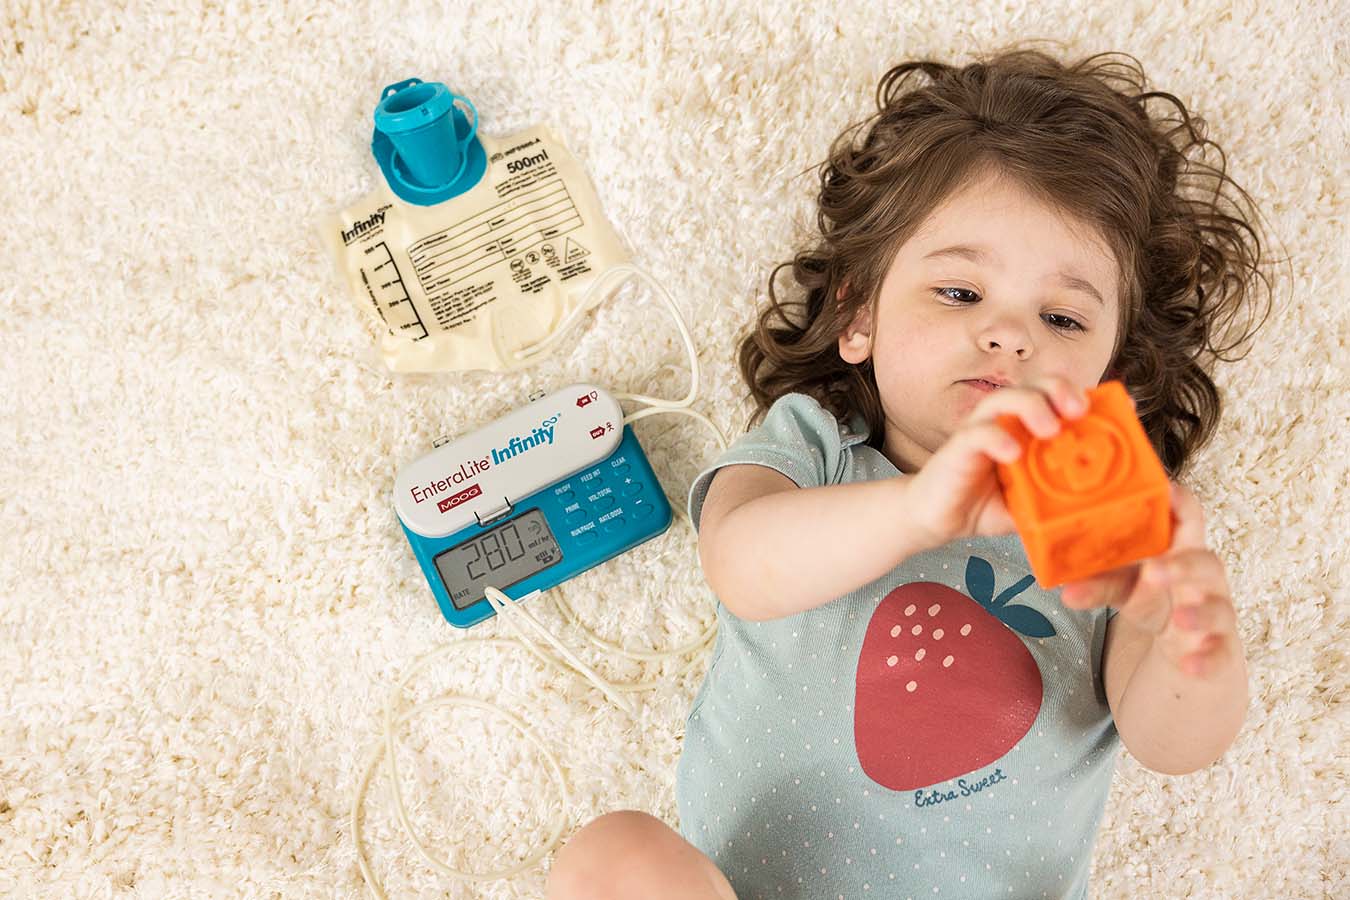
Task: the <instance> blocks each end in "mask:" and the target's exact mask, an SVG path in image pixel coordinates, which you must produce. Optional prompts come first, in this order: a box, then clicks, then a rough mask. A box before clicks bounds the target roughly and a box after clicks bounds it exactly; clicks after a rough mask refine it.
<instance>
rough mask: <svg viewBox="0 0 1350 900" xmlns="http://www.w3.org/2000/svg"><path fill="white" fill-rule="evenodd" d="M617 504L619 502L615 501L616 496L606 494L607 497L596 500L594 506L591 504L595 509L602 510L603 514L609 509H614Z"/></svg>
mask: <svg viewBox="0 0 1350 900" xmlns="http://www.w3.org/2000/svg"><path fill="white" fill-rule="evenodd" d="M617 502H618V501H617V500H615V499H614V495H613V494H606V495H605V496H603V497H600V498H599V499H597V500H596V501H595V502H594V503H593V504H591V505H592V506H593V507H595V508H596V509H598V510H600V511H601V512H604V511H605V510H607V509H611V508H613V506H614V504H615V503H617Z"/></svg>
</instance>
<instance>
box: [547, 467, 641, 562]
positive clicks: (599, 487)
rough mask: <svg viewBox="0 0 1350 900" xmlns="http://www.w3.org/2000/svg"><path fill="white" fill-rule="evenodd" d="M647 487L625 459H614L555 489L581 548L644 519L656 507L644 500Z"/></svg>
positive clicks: (573, 534) (571, 532)
mask: <svg viewBox="0 0 1350 900" xmlns="http://www.w3.org/2000/svg"><path fill="white" fill-rule="evenodd" d="M645 492H646V487H645V485H644V484H643V483H642V481H641V480H639V479H637V478H634V477H633V476H632V468H631V467H630V466H629V464H628V458H627V457H626V456H622V455H620V456H615V457H612V458H610V459H608V460H605V462H603V463H601V464H600V465H598V466H595V467H593V468H590V469H587V470H585V471H583V472H578V473H577V474H576V475H573V476H572V477H571V478H570V479H568V480H567V481H566V482H564V483H562V484H560V485H557V486H556V487H554V489H553V493H554V495H555V496H556V497H557V498H558V500H559V502H561V503H562V504H563V511H564V513H565V516H564V519H563V521H564V523H565V524H566V525H567V527H568V529H569V531H568V534H569V536H570V537H571V538H572V539H573V540H575V541H576V542H577V543H578V544H587V543H589V542H591V541H594V540H597V539H598V538H599V537H600V535H601V533H605V534H613V533H614V532H616V531H619V530H620V529H622V528H624V527H625V526H626V525H627V524H628V520H629V519H638V520H640V519H645V518H647V517H648V516H650V515H651V514H652V512H653V511H654V510H655V507H654V506H653V505H652V503H651V501H649V500H648V499H646V497H645V496H644V494H645Z"/></svg>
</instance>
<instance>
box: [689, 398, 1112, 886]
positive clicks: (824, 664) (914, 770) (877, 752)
mask: <svg viewBox="0 0 1350 900" xmlns="http://www.w3.org/2000/svg"><path fill="white" fill-rule="evenodd" d="M866 438H867V433H866V426H865V424H864V422H863V420H862V418H861V417H860V416H856V415H855V416H853V417H851V418H850V420H849V422H848V424H847V425H846V426H840V424H839V423H838V422H837V421H836V420H835V418H834V416H832V415H831V414H830V413H829V412H828V411H826V410H825V409H823V408H822V407H821V406H820V404H819V403H817V402H816V401H815V400H814V399H812V398H810V397H807V396H806V395H804V394H788V395H786V396H784V397H782V398H780V399H779V400H778V401H777V402H775V403H774V404H773V406H772V407H771V408H770V410H769V411H768V413H767V415H766V417H765V419H764V421H763V422H762V423H761V424H760V425H759V426H758V427H756V428H755V429H753V430H751V431H750V432H749V433H747V434H746V435H744V436H742V437H741V438H740V439H739V440H737V441H736V442H735V444H733V445H732V446H731V447H730V448H729V449H728V450H727V451H726V452H725V453H723V454H722V455H721V456H720V457H718V458H717V460H715V461H714V463H713V464H712V465H711V466H710V467H708V468H707V469H705V470H704V471H703V472H701V473H700V474H699V476H698V477H697V478H696V479H695V481H694V483H693V485H692V487H691V489H690V496H689V516H690V519H691V521H693V522H694V523H695V526H696V527H697V524H698V520H699V518H698V517H699V513H700V511H701V508H702V505H703V499H704V497H705V496H706V494H707V491H708V486H709V482H710V481H711V479H712V475H713V473H714V471H715V470H716V469H718V468H719V467H721V466H725V465H731V464H736V463H754V464H757V465H762V466H768V467H770V468H772V469H775V470H777V471H779V472H782V473H783V474H784V475H786V476H787V477H788V478H791V479H792V480H793V481H794V482H795V483H796V484H797V485H798V486H799V487H802V488H812V487H818V486H822V485H830V484H840V483H845V482H852V481H867V480H872V479H879V478H890V477H894V476H896V475H898V474H900V473H899V471H898V470H897V469H896V468H895V466H894V465H893V464H892V463H891V462H890V461H889V460H888V459H887V458H886V457H885V456H884V455H883V454H881V453H880V452H879V451H877V450H875V449H873V448H871V447H868V446H866V445H865V444H864V441H865V440H866ZM904 514H905V511H904V510H896V515H897V517H899V516H903V515H904ZM782 564H783V565H788V566H820V565H829V560H828V559H825V558H816V559H802V560H783V562H782ZM1114 613H1115V610H1110V609H1097V610H1089V611H1078V610H1070V609H1067V608H1066V607H1064V606H1063V605H1061V603H1060V602H1059V591H1058V590H1053V591H1046V590H1042V589H1041V588H1040V587H1039V586H1038V585H1037V584H1036V583H1035V580H1034V579H1033V577H1032V576H1031V569H1030V566H1029V565H1028V563H1027V559H1026V555H1025V553H1024V552H1023V549H1022V545H1021V542H1020V541H1019V539H1018V538H1017V536H1016V535H1007V536H1001V537H997V538H970V539H962V540H959V541H954V542H952V543H950V544H947V545H946V546H943V547H940V548H937V549H933V550H929V551H926V552H923V553H920V554H918V555H916V556H912V557H910V558H909V559H907V560H905V561H904V562H903V563H901V564H900V565H899V566H897V567H896V568H895V569H893V570H892V571H891V572H890V573H888V574H887V575H885V576H883V577H882V578H880V579H878V580H876V581H874V582H872V583H870V584H866V585H863V586H862V587H860V588H858V589H857V590H855V591H852V592H850V593H848V594H845V595H844V596H841V597H837V598H835V599H833V600H831V601H829V602H827V603H825V604H823V605H821V606H818V607H816V608H814V609H811V610H807V611H806V612H803V613H799V614H797V615H793V616H788V617H786V618H781V619H776V620H773V621H768V622H749V621H744V620H741V619H739V618H737V617H736V616H735V615H733V614H732V613H730V612H729V611H728V610H727V609H726V608H725V607H724V606H722V605H721V604H720V603H719V604H718V624H719V630H718V634H717V640H716V643H715V645H714V649H713V657H712V662H711V665H710V668H709V670H708V674H707V676H706V677H705V678H704V681H703V684H702V686H701V687H700V689H699V691H698V694H697V695H696V697H695V699H694V703H693V706H692V708H691V709H690V712H689V717H688V720H687V723H686V731H685V736H684V744H683V749H682V752H681V756H680V762H679V768H678V771H677V775H676V800H677V803H678V806H679V814H680V830H681V833H682V834H683V835H684V837H685V838H686V839H687V840H689V841H690V842H691V843H693V844H694V845H695V846H697V847H698V848H699V849H701V850H702V851H703V852H705V853H706V854H707V855H708V856H709V857H710V858H711V859H712V860H713V862H714V863H716V864H717V866H718V868H719V869H720V870H721V871H722V872H723V873H724V874H725V875H726V876H727V878H728V880H730V882H731V884H732V887H733V888H734V889H735V891H736V895H737V897H738V898H739V900H758V898H766V900H769V898H774V900H777V898H803V900H806V898H810V900H820V898H836V897H838V898H850V900H852V898H870V897H879V898H883V897H884V898H899V900H905V898H912V900H919V898H923V900H932V898H938V900H946V898H993V897H1006V898H1033V900H1039V898H1072V900H1080V898H1085V897H1088V896H1089V892H1088V874H1089V868H1090V863H1091V858H1092V848H1093V844H1094V840H1095V837H1096V833H1097V828H1098V825H1099V823H1100V821H1101V816H1102V811H1103V807H1104V804H1105V801H1106V797H1107V794H1108V792H1109V790H1110V786H1111V776H1112V772H1113V770H1114V768H1115V760H1116V755H1117V753H1118V751H1119V747H1120V739H1119V736H1118V735H1117V733H1116V728H1115V724H1114V722H1113V721H1112V718H1111V712H1110V709H1109V707H1108V706H1107V703H1106V698H1105V692H1104V689H1103V685H1102V680H1101V656H1102V646H1103V642H1104V639H1105V634H1106V623H1107V620H1108V618H1109V617H1110V616H1111V615H1113V614H1114Z"/></svg>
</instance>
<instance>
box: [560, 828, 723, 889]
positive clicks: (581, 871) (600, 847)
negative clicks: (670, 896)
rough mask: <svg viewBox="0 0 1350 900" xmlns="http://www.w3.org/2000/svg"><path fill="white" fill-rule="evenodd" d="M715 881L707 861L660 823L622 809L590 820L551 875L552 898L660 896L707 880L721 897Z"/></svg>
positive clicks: (561, 851)
mask: <svg viewBox="0 0 1350 900" xmlns="http://www.w3.org/2000/svg"><path fill="white" fill-rule="evenodd" d="M708 869H712V870H713V871H712V872H709V871H708ZM714 876H716V871H715V867H713V866H712V865H711V863H709V862H708V860H707V858H706V857H705V856H703V854H702V853H700V852H699V851H698V850H697V849H696V848H694V847H693V846H692V845H691V844H689V843H688V842H687V841H685V840H684V838H682V837H680V836H679V834H677V833H676V832H675V831H674V830H673V829H672V828H670V827H669V826H668V825H666V824H665V823H664V822H662V821H661V820H660V819H657V818H656V817H654V816H649V815H647V814H646V813H643V812H637V811H635V810H623V811H620V812H612V813H606V814H605V815H603V816H600V817H599V818H597V819H595V820H593V821H591V822H590V823H589V824H587V825H586V826H585V827H583V828H582V829H581V830H580V831H578V832H577V833H576V834H575V835H573V836H572V839H571V840H569V841H568V842H567V843H566V844H565V845H563V848H562V849H561V850H559V851H558V854H557V856H556V857H555V858H554V861H553V868H552V869H551V870H550V872H549V878H548V897H549V898H550V900H568V898H574V897H576V898H580V897H584V898H587V900H604V898H610V897H614V898H620V897H622V898H631V897H657V896H663V895H664V892H665V891H666V890H668V889H669V888H670V887H671V886H674V885H682V886H686V887H687V886H689V885H690V882H691V881H693V882H695V883H698V882H700V881H706V882H707V884H708V886H709V894H708V896H710V897H711V896H719V895H718V894H716V893H714V892H713V884H714V882H713V881H712V878H713V877H714ZM718 877H720V876H718ZM691 896H692V895H691Z"/></svg>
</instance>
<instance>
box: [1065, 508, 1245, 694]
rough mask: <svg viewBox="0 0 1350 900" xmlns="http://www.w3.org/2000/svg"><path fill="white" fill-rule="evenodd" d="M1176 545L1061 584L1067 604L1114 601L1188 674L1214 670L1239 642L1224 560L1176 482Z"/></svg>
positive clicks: (1089, 605) (1200, 514) (1086, 606)
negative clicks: (1208, 541) (1209, 542)
mask: <svg viewBox="0 0 1350 900" xmlns="http://www.w3.org/2000/svg"><path fill="white" fill-rule="evenodd" d="M1172 525H1173V530H1172V545H1171V546H1170V547H1169V548H1168V549H1167V552H1165V553H1161V554H1159V555H1157V556H1154V557H1152V558H1150V559H1146V560H1143V561H1142V562H1138V563H1132V564H1131V565H1128V566H1123V567H1121V568H1119V569H1113V570H1112V571H1110V572H1106V573H1104V574H1101V575H1097V576H1094V577H1092V578H1087V579H1084V580H1083V581H1075V582H1071V583H1069V584H1066V585H1065V586H1064V589H1063V591H1062V592H1061V594H1060V599H1061V600H1062V601H1063V603H1064V605H1065V606H1067V607H1069V608H1070V609H1092V608H1094V607H1098V606H1111V607H1114V608H1116V609H1119V610H1120V613H1119V614H1120V615H1121V616H1122V617H1124V618H1126V619H1128V620H1129V621H1130V622H1132V623H1133V624H1135V625H1137V626H1139V627H1140V628H1143V629H1145V630H1146V631H1148V632H1149V633H1151V634H1152V635H1153V636H1154V642H1155V645H1156V646H1158V647H1159V649H1160V650H1161V651H1162V654H1163V657H1164V658H1165V659H1167V660H1168V661H1169V662H1171V663H1172V664H1173V665H1175V666H1176V667H1177V668H1178V670H1180V671H1181V672H1182V673H1184V674H1186V675H1191V676H1196V677H1200V676H1203V675H1204V674H1205V673H1206V672H1209V671H1213V670H1214V669H1215V668H1217V667H1218V666H1219V664H1221V663H1222V662H1224V660H1225V658H1226V657H1227V656H1229V655H1231V654H1232V653H1233V652H1234V648H1236V647H1238V646H1240V642H1239V640H1238V635H1237V613H1236V611H1235V610H1234V609H1233V598H1232V595H1231V593H1230V592H1229V590H1228V579H1227V577H1226V576H1225V574H1224V568H1223V563H1222V562H1221V561H1220V560H1219V558H1218V557H1217V556H1215V555H1214V553H1213V552H1212V551H1211V550H1209V549H1208V548H1207V547H1205V518H1204V511H1203V510H1201V508H1200V503H1199V502H1198V501H1197V500H1196V499H1195V497H1194V496H1193V495H1192V494H1191V492H1190V491H1188V490H1186V489H1185V488H1183V487H1181V486H1180V485H1178V484H1176V483H1175V482H1174V483H1173V484H1172Z"/></svg>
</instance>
